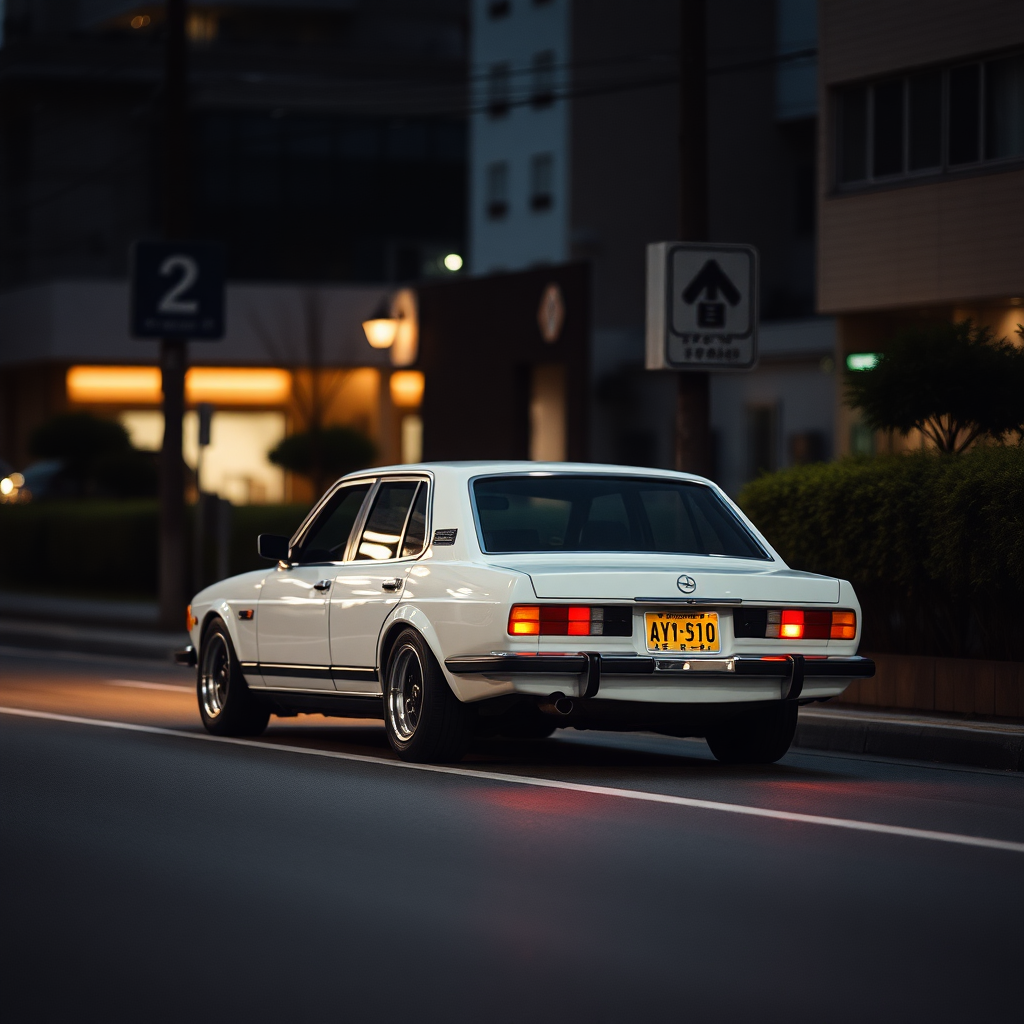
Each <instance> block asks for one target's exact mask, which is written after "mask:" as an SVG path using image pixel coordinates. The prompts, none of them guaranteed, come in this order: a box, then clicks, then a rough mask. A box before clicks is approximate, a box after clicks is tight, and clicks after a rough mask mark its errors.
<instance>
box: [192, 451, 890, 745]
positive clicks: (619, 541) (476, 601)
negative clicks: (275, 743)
mask: <svg viewBox="0 0 1024 1024" xmlns="http://www.w3.org/2000/svg"><path fill="white" fill-rule="evenodd" d="M259 550H260V554H261V555H263V556H264V557H266V558H268V559H270V560H272V561H274V562H275V563H276V564H275V565H274V567H273V568H270V569H265V570H261V571H258V572H249V573H244V574H243V575H241V576H235V577H233V578H231V579H227V580H223V581H222V582H220V583H217V584H215V585H213V586H211V587H207V588H206V589H205V590H203V591H202V592H201V593H199V594H197V595H196V597H195V598H194V599H193V602H192V604H191V606H190V608H189V629H190V633H191V638H192V646H190V647H189V648H188V649H187V650H186V651H184V652H181V653H180V655H179V660H180V661H183V662H185V663H187V664H193V665H196V666H197V676H198V680H197V686H198V695H199V710H200V714H201V716H202V720H203V723H204V725H205V726H206V728H207V729H208V730H209V731H210V732H212V733H217V734H221V735H256V734H258V733H260V732H262V731H263V729H264V728H265V727H266V724H267V721H268V719H269V717H270V715H272V714H274V715H282V716H292V715H295V714H302V713H318V714H324V715H336V716H343V717H368V718H380V717H383V718H384V722H385V726H386V729H387V735H388V739H389V741H390V743H391V745H392V747H393V748H394V749H395V750H396V751H397V752H398V754H399V755H400V756H401V757H403V758H405V759H407V760H414V761H452V760H457V759H458V758H459V757H461V756H462V754H463V752H464V751H465V750H466V747H467V745H468V743H469V742H470V739H471V738H472V736H473V734H474V733H477V732H480V733H484V734H492V735H493V734H503V735H509V736H521V737H522V736H526V737H543V736H547V735H550V734H551V733H552V732H553V731H554V730H555V729H556V728H558V727H569V726H571V727H573V728H576V729H617V730H638V729H644V730H653V731H657V732H662V733H667V734H670V735H673V736H703V737H706V738H707V741H708V744H709V745H710V747H711V750H712V751H713V752H714V754H715V756H716V757H717V758H718V759H719V760H722V761H730V762H762V763H764V762H771V761H776V760H778V759H779V758H780V757H782V755H783V754H784V753H785V752H786V750H787V749H788V748H789V745H790V743H791V742H792V739H793V734H794V730H795V728H796V719H797V709H798V707H799V705H800V704H806V703H808V702H811V701H816V700H827V699H828V698H829V697H834V696H836V695H837V694H839V693H842V691H843V689H844V688H845V687H846V686H847V685H848V684H849V682H850V681H851V680H852V679H854V678H856V677H858V676H870V675H873V673H874V665H873V663H872V662H871V661H870V660H869V659H867V658H861V657H858V656H857V645H858V642H859V640H860V605H859V604H858V602H857V597H856V595H855V594H854V592H853V587H852V586H850V584H849V583H848V582H846V581H845V580H838V579H831V578H829V577H827V576H816V575H814V574H812V573H807V572H799V571H797V570H794V569H790V568H788V567H787V566H786V564H785V563H784V562H783V561H782V559H781V558H780V557H779V556H778V554H777V553H776V552H775V551H773V550H772V547H771V545H770V544H769V543H768V541H767V540H765V538H764V537H762V536H761V535H760V533H758V531H757V530H756V528H755V527H754V526H753V525H752V524H751V523H750V521H749V520H748V519H747V518H746V517H745V516H744V515H743V513H742V512H741V511H740V509H739V508H738V507H737V506H736V505H735V504H734V503H733V502H732V501H731V500H730V499H729V498H728V497H727V496H726V495H725V494H724V493H723V492H722V491H721V490H720V489H719V488H718V487H717V486H716V485H715V484H713V483H712V482H711V481H709V480H704V479H702V478H700V477H696V476H691V475H688V474H685V473H673V472H668V471H663V470H655V469H635V468H623V467H619V466H599V465H581V464H567V463H537V462H521V463H520V462H480V463H465V462H464V463H433V464H422V465H415V466H396V467H392V468H387V469H376V470H372V471H367V472H363V473H355V474H352V475H350V476H347V477H344V478H343V479H341V480H339V481H338V482H337V483H336V484H335V485H334V486H333V487H332V488H331V489H330V490H329V491H328V492H327V494H325V495H324V497H323V498H322V499H321V500H320V502H319V503H318V504H317V505H316V506H315V507H314V508H313V510H312V511H311V512H310V513H309V515H308V516H307V517H306V519H305V521H304V522H303V523H302V525H301V526H300V527H299V529H298V530H297V531H296V533H295V535H294V536H293V537H291V538H290V539H289V538H285V537H276V536H270V535H266V534H264V535H263V536H261V537H260V538H259Z"/></svg>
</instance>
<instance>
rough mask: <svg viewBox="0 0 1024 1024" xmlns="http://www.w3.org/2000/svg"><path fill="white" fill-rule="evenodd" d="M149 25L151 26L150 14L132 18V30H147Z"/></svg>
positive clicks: (137, 15)
mask: <svg viewBox="0 0 1024 1024" xmlns="http://www.w3.org/2000/svg"><path fill="white" fill-rule="evenodd" d="M148 24H149V15H148V14H136V15H135V17H134V18H132V22H131V25H132V28H145V27H146V26H147V25H148Z"/></svg>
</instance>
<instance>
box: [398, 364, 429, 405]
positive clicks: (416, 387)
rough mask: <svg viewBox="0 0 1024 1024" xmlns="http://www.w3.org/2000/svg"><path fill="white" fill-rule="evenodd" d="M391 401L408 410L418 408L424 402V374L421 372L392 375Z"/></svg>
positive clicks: (405, 371) (402, 371)
mask: <svg viewBox="0 0 1024 1024" xmlns="http://www.w3.org/2000/svg"><path fill="white" fill-rule="evenodd" d="M391 401H392V402H394V403H395V405H400V406H402V407H403V408H408V409H411V408H415V407H416V406H418V405H419V404H420V403H421V402H422V401H423V374H422V373H420V371H419V370H398V371H397V372H395V373H393V374H391Z"/></svg>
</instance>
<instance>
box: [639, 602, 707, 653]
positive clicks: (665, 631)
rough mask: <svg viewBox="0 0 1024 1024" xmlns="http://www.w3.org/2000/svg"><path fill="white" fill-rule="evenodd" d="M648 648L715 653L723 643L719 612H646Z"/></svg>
mask: <svg viewBox="0 0 1024 1024" xmlns="http://www.w3.org/2000/svg"><path fill="white" fill-rule="evenodd" d="M644 626H645V627H646V629H647V650H649V651H685V652H686V653H687V654H689V653H691V652H693V651H704V652H706V653H712V654H713V653H715V652H716V651H719V650H721V647H722V644H721V640H720V638H719V635H718V612H645V613H644Z"/></svg>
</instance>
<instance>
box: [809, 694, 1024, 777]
mask: <svg viewBox="0 0 1024 1024" xmlns="http://www.w3.org/2000/svg"><path fill="white" fill-rule="evenodd" d="M793 743H794V746H796V747H802V748H804V749H807V750H827V751H832V752H835V753H844V754H874V755H875V756H878V757H899V758H906V759H908V760H912V761H939V762H943V763H945V764H962V765H970V766H972V767H975V768H996V769H999V770H1002V771H1015V772H1020V771H1024V724H1020V723H1017V722H1012V721H1007V722H993V721H973V720H970V719H950V718H943V717H939V716H937V715H936V716H932V715H921V714H914V713H908V714H900V713H898V712H886V711H877V712H876V711H861V710H856V709H849V710H848V709H846V708H827V709H826V708H821V709H819V708H801V710H800V721H799V724H798V725H797V729H796V739H795V740H794V741H793Z"/></svg>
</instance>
